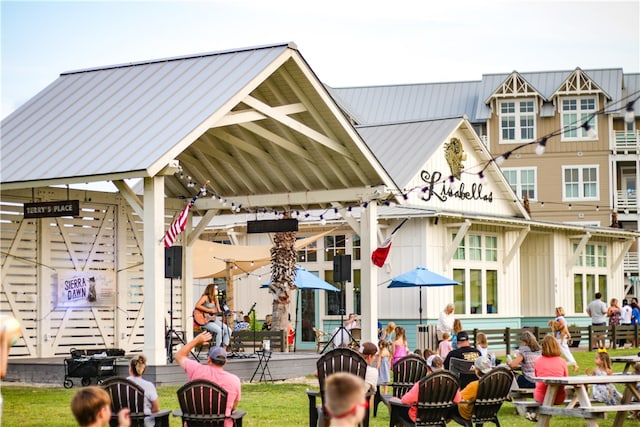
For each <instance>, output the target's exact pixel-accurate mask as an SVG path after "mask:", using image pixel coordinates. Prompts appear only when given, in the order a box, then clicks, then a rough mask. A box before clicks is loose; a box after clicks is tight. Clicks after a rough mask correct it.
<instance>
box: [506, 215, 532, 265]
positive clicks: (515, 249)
mask: <svg viewBox="0 0 640 427" xmlns="http://www.w3.org/2000/svg"><path fill="white" fill-rule="evenodd" d="M530 231H531V227H526V228H523V229H522V230H520V233H518V238H517V239H516V241H515V243H514V244H513V246H512V247H511V249H510V250H509V253H508V254H507V256H505V257H504V261H503V262H502V273H503V274H504V273H506V272H507V267H508V266H509V264H511V261H513V257H514V256H515V255H516V253H518V249H520V246H522V242H524V239H525V238H526V237H527V234H529V232H530Z"/></svg>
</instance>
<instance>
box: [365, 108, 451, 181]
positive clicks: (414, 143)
mask: <svg viewBox="0 0 640 427" xmlns="http://www.w3.org/2000/svg"><path fill="white" fill-rule="evenodd" d="M461 121H462V118H461V117H457V118H450V119H443V120H431V121H419V122H409V123H395V124H387V125H379V126H358V127H357V128H356V129H357V130H358V133H359V134H360V135H361V136H362V138H363V139H364V140H365V142H366V143H367V145H368V146H369V147H371V150H373V152H374V154H375V155H376V157H377V158H379V159H380V160H381V162H382V165H383V167H384V168H385V169H386V170H387V172H388V173H389V174H390V175H391V177H392V178H393V180H394V181H395V182H396V183H397V184H398V185H400V187H401V188H405V187H406V186H407V184H408V183H409V181H411V180H412V179H413V178H414V177H415V176H416V175H417V174H418V173H419V171H420V168H421V167H422V166H423V165H424V164H425V162H426V161H427V160H428V159H429V158H430V157H431V155H432V154H433V153H434V152H435V151H436V150H437V149H438V148H439V147H440V146H441V145H442V144H443V143H444V142H445V141H446V139H447V137H448V136H449V135H451V133H452V132H453V131H454V130H455V129H456V128H457V127H458V126H459V125H460V122H461Z"/></svg>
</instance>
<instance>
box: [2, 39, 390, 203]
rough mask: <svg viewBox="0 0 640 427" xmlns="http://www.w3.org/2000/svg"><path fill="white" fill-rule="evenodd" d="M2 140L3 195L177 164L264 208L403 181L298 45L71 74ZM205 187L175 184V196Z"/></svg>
mask: <svg viewBox="0 0 640 427" xmlns="http://www.w3.org/2000/svg"><path fill="white" fill-rule="evenodd" d="M2 134H3V135H2V159H3V168H2V177H1V183H0V188H2V189H19V188H30V187H43V186H47V185H52V184H68V183H74V182H94V181H105V180H113V181H117V180H122V179H125V178H142V177H152V176H156V175H158V174H163V170H164V169H165V168H166V167H167V166H168V165H170V164H171V162H172V161H173V160H174V159H177V160H179V162H180V164H181V166H182V167H183V168H184V175H185V176H187V175H188V176H190V177H192V180H193V181H194V182H196V183H199V184H202V183H204V182H205V181H207V180H210V185H211V188H210V189H209V190H210V191H211V190H213V192H215V193H216V194H219V195H221V196H224V197H226V198H227V199H228V200H231V199H230V198H231V197H239V196H242V197H245V204H249V203H251V202H255V205H256V206H267V205H268V204H267V203H264V200H263V199H260V197H266V196H269V197H270V200H271V201H273V200H275V199H276V197H274V195H277V194H287V195H289V198H288V200H293V199H294V197H292V194H293V195H295V194H296V192H298V193H299V194H305V195H306V200H305V202H306V203H307V205H306V206H308V207H313V206H316V205H318V204H321V202H317V203H316V204H314V201H313V197H310V196H309V194H311V193H312V192H313V191H326V190H336V191H342V193H340V194H336V193H332V194H329V197H332V201H341V200H345V199H350V200H358V199H360V198H362V197H363V194H362V192H363V190H362V189H363V188H367V187H375V186H388V187H392V188H393V187H394V186H395V185H394V183H393V181H392V180H391V179H390V178H389V176H388V175H386V173H385V172H384V170H383V169H382V168H381V167H380V165H379V163H378V162H377V159H375V157H374V156H373V155H372V153H371V152H370V151H369V149H368V148H367V147H366V145H365V144H364V143H363V142H362V141H361V140H360V138H359V136H358V134H357V132H356V131H355V129H353V127H352V126H351V124H350V123H349V122H348V120H347V119H346V118H345V117H344V115H343V114H342V113H341V112H340V110H339V109H338V107H337V106H336V105H335V103H334V101H333V99H332V98H331V97H330V96H329V94H328V93H327V91H326V89H325V88H324V86H323V85H322V84H321V83H320V82H319V81H318V79H317V77H316V76H315V74H314V73H313V71H312V70H311V69H310V68H309V66H308V65H307V63H306V61H305V60H304V59H303V58H302V56H301V55H300V53H299V52H298V50H297V47H296V46H295V45H294V44H291V43H288V44H276V45H270V46H261V47H253V48H246V49H238V50H230V51H224V52H214V53H206V54H199V55H192V56H183V57H177V58H169V59H161V60H153V61H146V62H137V63H131V64H123V65H114V66H109V67H101V68H93V69H87V70H80V71H72V72H67V73H63V74H61V75H60V77H59V78H58V79H57V80H56V81H54V82H53V83H52V84H51V85H49V86H48V87H47V88H45V89H44V90H43V91H41V92H40V93H39V94H38V95H36V96H35V97H34V98H32V99H31V100H29V101H28V102H27V103H26V104H24V105H23V106H22V107H20V108H19V109H18V110H16V111H15V112H14V113H13V114H11V115H10V116H8V117H7V118H6V119H5V120H3V121H2ZM284 165H287V167H283V166H284ZM194 191H195V190H194V189H193V188H189V186H188V181H187V180H186V179H180V177H179V176H177V175H168V176H166V177H165V195H166V196H167V197H170V198H171V197H173V198H179V197H185V196H190V195H192V194H193V193H194ZM347 192H350V193H353V194H346V193H347ZM248 197H255V198H256V199H254V200H249V203H247V202H246V200H248V199H247V198H248ZM201 202H203V201H200V200H199V201H198V205H197V207H199V208H202V209H208V208H213V207H215V206H203V205H201ZM325 203H326V202H325Z"/></svg>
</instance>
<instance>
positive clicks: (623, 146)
mask: <svg viewBox="0 0 640 427" xmlns="http://www.w3.org/2000/svg"><path fill="white" fill-rule="evenodd" d="M613 135H614V138H615V141H616V151H618V152H620V151H622V152H627V153H632V152H635V153H637V152H639V151H640V130H635V131H624V130H616V131H613Z"/></svg>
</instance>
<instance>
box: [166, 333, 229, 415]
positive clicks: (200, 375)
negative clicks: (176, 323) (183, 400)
mask: <svg viewBox="0 0 640 427" xmlns="http://www.w3.org/2000/svg"><path fill="white" fill-rule="evenodd" d="M210 340H211V334H210V333H209V332H204V333H202V334H200V335H198V336H196V337H195V338H194V339H193V340H191V341H189V342H188V343H187V344H185V345H184V346H182V348H180V350H178V352H177V353H176V362H177V363H178V365H180V366H181V367H182V369H184V371H185V372H186V374H187V378H188V379H189V381H193V380H208V381H211V382H214V383H216V384H218V385H219V386H220V387H222V388H223V389H224V390H225V391H226V392H227V408H226V411H225V415H226V416H227V417H228V416H230V415H231V413H232V412H233V411H234V410H235V409H236V408H237V407H238V402H240V398H241V386H240V378H238V377H237V376H236V375H234V374H232V373H230V372H227V371H225V370H224V365H226V363H227V352H226V350H225V349H224V348H222V347H211V348H210V349H209V354H208V358H207V363H206V364H204V365H203V364H201V363H200V362H198V361H196V360H192V359H189V353H190V352H191V350H193V348H194V347H196V346H198V345H202V344H204V343H206V342H208V341H210ZM224 426H225V427H233V420H232V419H231V418H227V419H226V420H225V422H224Z"/></svg>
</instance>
